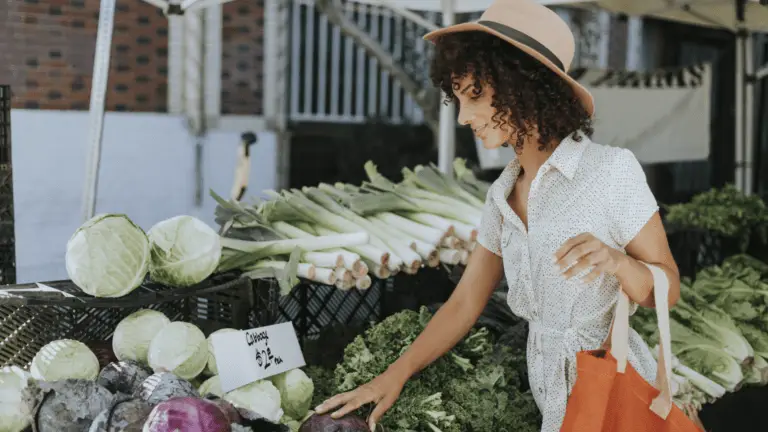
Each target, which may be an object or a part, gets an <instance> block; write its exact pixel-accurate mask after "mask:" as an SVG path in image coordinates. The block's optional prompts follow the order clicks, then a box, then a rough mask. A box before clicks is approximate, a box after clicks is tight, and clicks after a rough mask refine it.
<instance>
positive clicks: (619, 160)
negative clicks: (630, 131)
mask: <svg viewBox="0 0 768 432" xmlns="http://www.w3.org/2000/svg"><path fill="white" fill-rule="evenodd" d="M612 168H613V169H612V170H611V172H612V174H613V175H612V177H613V178H612V179H611V193H610V194H609V195H608V196H609V202H608V218H609V224H610V232H611V236H612V237H613V239H614V241H616V243H617V244H618V245H620V246H621V247H626V246H627V244H629V242H631V241H632V239H634V238H635V236H636V235H637V234H638V233H639V232H640V230H641V229H642V228H643V227H644V226H645V224H647V223H648V221H649V220H650V219H651V217H652V216H653V215H654V213H656V212H657V211H658V210H659V205H658V203H657V202H656V198H655V197H654V196H653V193H652V192H651V188H650V187H649V186H648V181H647V180H646V177H645V172H644V171H643V167H642V166H640V162H638V161H637V158H636V157H635V155H634V154H633V153H632V152H631V151H630V150H627V149H622V150H619V152H618V154H617V155H616V158H615V159H614V166H613V167H612Z"/></svg>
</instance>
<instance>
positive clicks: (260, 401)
mask: <svg viewBox="0 0 768 432" xmlns="http://www.w3.org/2000/svg"><path fill="white" fill-rule="evenodd" d="M160 318H162V319H160ZM147 319H148V320H150V321H151V322H153V323H155V324H162V325H161V326H160V330H159V331H156V332H147V330H148V329H147V328H145V327H144V326H142V325H137V322H140V321H141V320H147ZM166 322H168V323H167V324H166ZM117 328H120V329H122V330H121V331H122V332H123V343H121V344H119V346H120V347H121V348H123V352H124V353H125V352H129V353H136V352H137V350H136V347H135V346H131V344H138V345H140V346H142V347H147V346H148V350H147V349H146V348H145V349H144V351H147V353H148V354H147V355H138V356H133V357H138V358H139V360H132V359H131V360H125V359H124V360H118V361H114V362H111V363H108V364H107V365H105V366H104V367H103V368H101V369H100V368H99V363H98V360H97V358H96V355H95V354H94V352H93V351H91V349H90V348H89V347H88V346H87V345H86V344H84V343H82V342H78V341H74V340H68V339H62V340H56V341H52V342H50V343H49V344H47V345H45V346H44V347H43V348H42V349H41V350H40V351H39V352H38V353H37V355H36V356H35V360H34V361H33V362H32V365H31V370H32V373H28V372H26V371H24V370H23V369H20V368H17V367H8V368H3V369H1V370H0V432H22V431H24V432H26V431H27V429H28V428H29V427H30V426H33V428H34V430H35V431H38V432H44V431H45V432H47V431H51V432H53V431H58V432H70V431H71V432H83V431H88V432H117V431H122V432H148V431H149V432H166V431H168V432H171V431H179V430H183V431H188V432H195V431H198V432H209V431H212V432H230V431H242V432H289V431H293V432H295V431H298V429H299V427H300V426H301V424H302V423H303V422H304V420H305V419H306V418H308V417H310V416H311V414H312V412H311V411H310V410H309V407H310V403H311V402H312V399H313V397H314V384H313V382H312V380H311V379H310V378H309V377H308V376H307V375H306V374H305V373H304V372H303V371H301V370H299V369H293V370H289V371H286V372H283V373H281V374H278V375H275V376H273V377H270V378H269V379H264V380H260V381H256V382H253V383H250V384H247V385H245V386H242V387H240V388H237V389H234V390H232V391H230V392H227V393H224V392H223V391H222V389H221V384H220V381H219V377H218V375H215V374H212V373H211V372H210V371H212V370H215V367H214V368H212V367H211V364H210V363H213V364H215V357H214V356H213V355H212V353H209V346H208V340H207V339H206V337H205V335H204V334H203V332H202V331H201V330H200V329H198V328H197V327H196V326H194V325H193V324H190V323H186V322H178V321H177V322H170V320H168V318H167V317H165V315H163V314H162V313H160V312H157V311H152V310H148V309H141V310H138V311H136V312H134V313H132V314H131V315H128V316H127V317H126V318H124V319H123V320H122V321H121V322H120V323H118V325H117ZM220 331H236V330H234V329H222V330H220ZM131 332H141V333H149V334H150V335H153V336H152V337H151V339H150V340H149V341H147V340H146V339H148V338H147V337H145V336H146V335H139V336H142V337H134V335H132V334H131ZM116 334H117V332H116ZM138 351H139V352H141V350H138ZM193 382H195V383H200V386H199V387H196V386H195V384H193ZM286 412H287V413H290V416H288V415H285V413H286Z"/></svg>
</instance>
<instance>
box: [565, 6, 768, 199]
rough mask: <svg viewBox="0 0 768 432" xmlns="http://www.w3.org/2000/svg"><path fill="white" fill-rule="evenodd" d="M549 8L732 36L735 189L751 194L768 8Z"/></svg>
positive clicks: (767, 69)
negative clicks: (759, 50) (757, 41)
mask: <svg viewBox="0 0 768 432" xmlns="http://www.w3.org/2000/svg"><path fill="white" fill-rule="evenodd" d="M551 3H557V4H559V5H570V6H576V7H599V8H602V9H605V10H608V11H611V12H613V13H621V14H625V15H629V16H647V17H653V18H657V19H662V20H668V21H675V22H680V23H684V24H689V25H695V26H702V27H706V28H719V29H725V30H728V31H730V32H733V34H734V36H735V37H734V41H735V50H736V62H735V64H734V71H735V77H736V82H735V83H734V84H735V86H736V95H735V102H736V103H735V108H736V114H735V116H736V128H735V136H734V146H735V154H736V161H735V167H734V169H735V179H736V181H735V184H736V187H737V188H739V189H740V190H744V191H746V192H747V193H751V192H752V191H753V185H752V183H753V178H754V165H755V162H754V158H755V155H754V152H755V144H754V142H755V120H756V119H755V92H756V91H757V83H759V82H760V80H762V79H764V78H765V77H766V76H768V65H757V66H758V67H757V68H756V67H755V58H756V53H755V50H754V35H755V33H759V32H767V31H768V3H766V1H765V0H693V1H680V2H678V1H665V0H653V1H648V0H646V1H632V0H562V1H553V2H551Z"/></svg>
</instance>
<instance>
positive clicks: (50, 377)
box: [29, 339, 99, 381]
mask: <svg viewBox="0 0 768 432" xmlns="http://www.w3.org/2000/svg"><path fill="white" fill-rule="evenodd" d="M29 371H30V372H31V373H32V378H34V379H36V380H40V381H61V380H65V379H83V380H95V379H96V377H97V376H98V375H99V360H98V359H97V358H96V354H94V353H93V351H91V349H90V348H88V346H86V345H85V344H84V343H82V342H80V341H76V340H72V339H59V340H55V341H53V342H50V343H49V344H47V345H45V346H44V347H42V348H41V349H40V351H38V352H37V354H36V355H35V357H34V358H33V359H32V366H31V367H30V369H29Z"/></svg>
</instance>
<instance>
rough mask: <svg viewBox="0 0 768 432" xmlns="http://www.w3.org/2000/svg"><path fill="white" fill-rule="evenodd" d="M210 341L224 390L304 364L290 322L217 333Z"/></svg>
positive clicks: (227, 390) (230, 389)
mask: <svg viewBox="0 0 768 432" xmlns="http://www.w3.org/2000/svg"><path fill="white" fill-rule="evenodd" d="M211 344H212V345H213V355H214V356H215V357H216V365H217V366H218V369H219V379H220V380H221V389H222V391H224V392H225V393H226V392H229V391H232V390H234V389H236V388H238V387H242V386H244V385H246V384H250V383H252V382H254V381H258V380H260V379H264V378H268V377H271V376H272V375H277V374H279V373H282V372H285V371H287V370H291V369H295V368H298V367H302V366H304V365H305V364H306V362H305V361H304V355H303V354H302V353H301V347H300V346H299V340H298V338H297V337H296V332H295V331H294V329H293V325H292V324H291V323H290V322H287V323H280V324H275V325H271V326H267V327H260V328H256V329H251V330H243V331H238V332H224V333H218V334H216V335H214V336H213V337H212V338H211Z"/></svg>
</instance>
